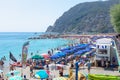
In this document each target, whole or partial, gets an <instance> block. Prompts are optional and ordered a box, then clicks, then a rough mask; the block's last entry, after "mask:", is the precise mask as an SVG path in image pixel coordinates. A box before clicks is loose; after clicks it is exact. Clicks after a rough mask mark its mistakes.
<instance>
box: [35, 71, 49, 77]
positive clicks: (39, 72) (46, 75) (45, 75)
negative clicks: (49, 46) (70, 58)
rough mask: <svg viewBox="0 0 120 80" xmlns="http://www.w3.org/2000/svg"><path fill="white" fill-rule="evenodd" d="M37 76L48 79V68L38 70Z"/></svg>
mask: <svg viewBox="0 0 120 80" xmlns="http://www.w3.org/2000/svg"><path fill="white" fill-rule="evenodd" d="M35 77H36V78H40V79H46V78H48V73H47V71H46V70H39V71H38V72H36V74H35Z"/></svg>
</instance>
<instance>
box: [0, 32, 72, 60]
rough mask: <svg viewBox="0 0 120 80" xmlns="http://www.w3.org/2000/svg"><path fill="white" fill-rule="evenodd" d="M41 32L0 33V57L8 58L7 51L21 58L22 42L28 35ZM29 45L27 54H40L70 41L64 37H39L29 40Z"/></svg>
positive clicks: (18, 58) (26, 39)
mask: <svg viewBox="0 0 120 80" xmlns="http://www.w3.org/2000/svg"><path fill="white" fill-rule="evenodd" d="M40 34H43V33H37V34H35V33H33V32H12V33H11V32H6V33H5V32H4V33H0V58H1V57H3V56H6V58H7V61H8V60H9V51H11V52H12V54H13V55H14V56H15V58H17V60H21V58H20V56H19V55H20V54H21V53H22V45H23V44H24V42H26V41H28V38H29V37H33V36H38V35H40ZM29 41H30V45H29V48H28V56H29V57H30V53H31V52H33V54H42V53H47V52H48V50H51V49H53V48H57V47H61V46H63V45H66V44H68V43H70V41H69V40H66V39H61V38H59V39H39V40H29Z"/></svg>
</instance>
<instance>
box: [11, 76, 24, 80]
mask: <svg viewBox="0 0 120 80" xmlns="http://www.w3.org/2000/svg"><path fill="white" fill-rule="evenodd" d="M9 80H23V78H22V77H21V76H13V77H10V78H9Z"/></svg>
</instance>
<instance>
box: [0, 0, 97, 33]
mask: <svg viewBox="0 0 120 80" xmlns="http://www.w3.org/2000/svg"><path fill="white" fill-rule="evenodd" d="M90 1H97V0H0V32H44V31H45V30H46V29H47V27H48V26H49V25H53V24H54V22H55V20H56V19H58V18H59V17H60V16H61V15H62V14H63V13H64V12H65V11H67V10H69V9H70V8H71V7H73V6H75V5H76V4H79V3H82V2H90Z"/></svg>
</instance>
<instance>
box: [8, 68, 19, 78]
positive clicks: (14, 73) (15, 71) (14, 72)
mask: <svg viewBox="0 0 120 80" xmlns="http://www.w3.org/2000/svg"><path fill="white" fill-rule="evenodd" d="M12 73H13V75H18V74H20V71H17V70H14V71H10V72H8V73H7V74H6V76H8V77H10V76H12V75H11V74H12Z"/></svg>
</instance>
